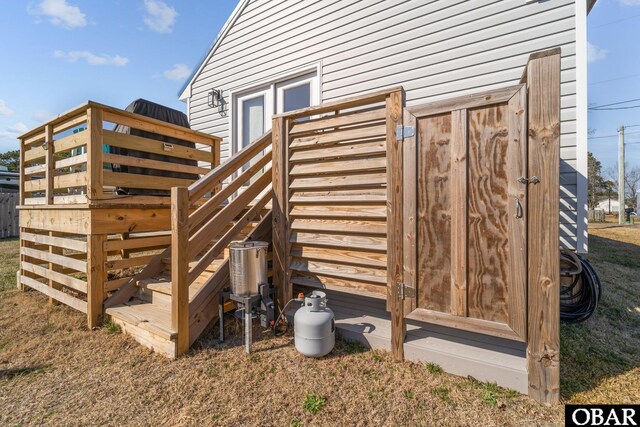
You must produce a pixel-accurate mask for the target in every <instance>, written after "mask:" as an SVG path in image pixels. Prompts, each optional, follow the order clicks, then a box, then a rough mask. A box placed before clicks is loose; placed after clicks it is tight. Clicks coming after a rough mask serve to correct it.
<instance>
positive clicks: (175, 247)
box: [171, 187, 190, 356]
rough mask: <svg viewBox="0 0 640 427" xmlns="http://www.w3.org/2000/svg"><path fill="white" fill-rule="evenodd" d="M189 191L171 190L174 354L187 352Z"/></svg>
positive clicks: (175, 188)
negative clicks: (176, 334)
mask: <svg viewBox="0 0 640 427" xmlns="http://www.w3.org/2000/svg"><path fill="white" fill-rule="evenodd" d="M188 280H189V189H188V188H186V187H174V188H172V189H171V329H173V330H174V331H176V332H177V333H178V336H177V339H176V354H177V355H178V356H179V355H181V354H185V353H187V352H188V351H189V343H190V341H189V281H188Z"/></svg>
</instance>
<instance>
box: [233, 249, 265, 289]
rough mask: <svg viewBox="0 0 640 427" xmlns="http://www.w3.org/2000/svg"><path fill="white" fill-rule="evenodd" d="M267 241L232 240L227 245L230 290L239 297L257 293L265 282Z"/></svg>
mask: <svg viewBox="0 0 640 427" xmlns="http://www.w3.org/2000/svg"><path fill="white" fill-rule="evenodd" d="M268 246H269V244H268V243H267V242H233V243H231V244H230V245H229V270H230V276H231V277H230V281H231V292H233V294H234V295H237V296H239V297H250V296H253V295H257V294H258V292H259V287H260V285H261V284H265V283H267V248H268Z"/></svg>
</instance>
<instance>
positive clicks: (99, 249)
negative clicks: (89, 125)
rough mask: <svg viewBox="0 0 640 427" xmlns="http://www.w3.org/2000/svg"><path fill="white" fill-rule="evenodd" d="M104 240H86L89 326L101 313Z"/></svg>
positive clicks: (95, 324)
mask: <svg viewBox="0 0 640 427" xmlns="http://www.w3.org/2000/svg"><path fill="white" fill-rule="evenodd" d="M89 117H90V118H91V117H92V115H91V113H89ZM106 240H107V236H106V235H104V234H98V235H91V236H89V237H88V241H87V243H88V251H87V260H88V263H89V265H88V271H87V286H88V287H87V309H88V311H87V323H88V326H89V328H95V327H98V326H99V325H100V322H101V320H102V315H103V311H102V308H103V307H102V302H103V301H104V299H105V292H104V282H105V281H106V279H107V274H106V271H105V268H104V263H105V261H106V258H107V256H106V253H105V252H104V250H103V248H104V242H105V241H106Z"/></svg>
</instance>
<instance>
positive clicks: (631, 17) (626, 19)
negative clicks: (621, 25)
mask: <svg viewBox="0 0 640 427" xmlns="http://www.w3.org/2000/svg"><path fill="white" fill-rule="evenodd" d="M638 16H640V14H638V15H632V16H628V17H626V18H622V19H616V20H615V21H609V22H605V23H604V24H599V25H596V26H595V27H589V28H591V29H594V28H600V27H606V26H607V25H612V24H617V23H618V22H623V21H628V20H629V19H633V18H636V17H638Z"/></svg>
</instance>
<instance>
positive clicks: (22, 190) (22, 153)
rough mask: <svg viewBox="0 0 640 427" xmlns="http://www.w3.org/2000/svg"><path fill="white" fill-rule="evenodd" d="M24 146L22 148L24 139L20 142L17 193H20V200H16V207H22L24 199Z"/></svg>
mask: <svg viewBox="0 0 640 427" xmlns="http://www.w3.org/2000/svg"><path fill="white" fill-rule="evenodd" d="M25 152H26V150H25V146H24V139H21V140H20V164H19V167H20V188H19V189H18V191H19V192H20V198H19V200H18V205H20V206H22V205H24V199H25V192H24V183H25V181H26V180H25V174H24V168H25V167H26V166H25V164H24V163H25V162H24V155H25Z"/></svg>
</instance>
